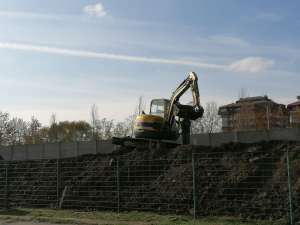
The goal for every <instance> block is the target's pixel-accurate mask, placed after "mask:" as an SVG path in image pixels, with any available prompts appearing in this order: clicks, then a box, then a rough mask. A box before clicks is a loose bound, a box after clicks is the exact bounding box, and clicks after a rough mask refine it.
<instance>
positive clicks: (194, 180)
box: [192, 153, 197, 219]
mask: <svg viewBox="0 0 300 225" xmlns="http://www.w3.org/2000/svg"><path fill="white" fill-rule="evenodd" d="M192 170H193V204H194V208H193V216H194V219H196V218H197V183H196V182H197V181H196V162H195V154H194V153H192Z"/></svg>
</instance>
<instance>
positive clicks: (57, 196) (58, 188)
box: [56, 159, 61, 208]
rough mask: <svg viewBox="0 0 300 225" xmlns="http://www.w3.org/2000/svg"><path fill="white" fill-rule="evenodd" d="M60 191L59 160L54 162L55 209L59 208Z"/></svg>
mask: <svg viewBox="0 0 300 225" xmlns="http://www.w3.org/2000/svg"><path fill="white" fill-rule="evenodd" d="M60 190H61V163H60V159H57V160H56V200H57V208H59V207H60Z"/></svg>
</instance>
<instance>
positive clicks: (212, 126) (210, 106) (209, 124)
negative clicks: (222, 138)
mask: <svg viewBox="0 0 300 225" xmlns="http://www.w3.org/2000/svg"><path fill="white" fill-rule="evenodd" d="M220 130H221V117H220V116H219V115H218V105H217V104H216V103H215V102H208V103H207V104H206V106H205V109H204V114H203V117H202V118H200V119H198V120H196V121H194V122H193V123H192V133H193V134H199V133H215V132H219V131H220Z"/></svg>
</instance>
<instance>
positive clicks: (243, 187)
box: [0, 149, 300, 223]
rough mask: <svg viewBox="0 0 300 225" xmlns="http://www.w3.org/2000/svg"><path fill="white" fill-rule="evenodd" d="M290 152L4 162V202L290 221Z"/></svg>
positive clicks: (294, 168) (295, 164)
mask: <svg viewBox="0 0 300 225" xmlns="http://www.w3.org/2000/svg"><path fill="white" fill-rule="evenodd" d="M290 155H291V163H290V164H291V168H290V169H291V172H292V173H291V177H290V179H291V184H292V185H291V186H292V188H293V193H292V205H293V210H294V211H295V212H293V213H295V217H294V218H295V221H298V220H297V218H298V217H297V216H298V215H299V209H298V208H297V206H298V205H299V201H300V195H299V182H298V178H297V176H298V174H299V173H300V167H299V165H300V153H297V152H292V153H290ZM192 159H193V160H192ZM286 159H287V152H285V151H276V152H270V151H268V152H267V151H263V150H262V151H251V149H250V150H249V149H248V151H247V152H237V151H234V152H230V151H226V152H221V151H220V152H217V151H216V150H214V151H201V152H194V153H193V154H191V155H189V156H188V157H187V158H184V159H174V158H173V159H149V160H145V159H143V160H140V159H138V160H132V159H129V158H125V157H122V158H115V157H108V156H105V157H86V158H71V159H64V160H44V161H12V162H3V163H2V164H1V165H0V200H1V205H0V207H6V206H7V203H8V205H9V207H51V208H54V207H55V208H57V207H59V208H66V209H81V210H110V211H118V212H119V211H130V210H139V211H141V210H142V211H153V212H160V213H176V214H193V213H195V216H223V215H224V216H235V217H242V218H251V219H262V220H265V219H267V220H282V221H285V222H286V221H288V219H289V217H288V216H289V213H290V208H289V203H290V202H291V199H289V194H290V189H289V188H288V181H289V179H288V178H289V177H288V176H287V175H288V173H287V168H288V167H287V161H286ZM192 162H193V163H192ZM293 215H294V214H293ZM283 223H284V222H283Z"/></svg>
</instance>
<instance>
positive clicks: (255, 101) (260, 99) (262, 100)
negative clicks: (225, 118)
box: [219, 95, 285, 115]
mask: <svg viewBox="0 0 300 225" xmlns="http://www.w3.org/2000/svg"><path fill="white" fill-rule="evenodd" d="M245 103H246V104H250V105H261V104H266V103H272V104H276V105H278V106H281V107H284V108H285V105H283V104H278V103H276V102H274V101H272V100H271V99H269V98H268V96H266V95H265V96H255V97H247V98H240V99H239V100H238V101H236V102H235V103H231V104H228V105H223V106H221V107H220V108H219V115H220V114H222V113H226V112H225V111H224V112H222V111H223V110H225V109H227V110H233V109H235V108H239V107H241V106H242V105H243V104H245Z"/></svg>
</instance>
